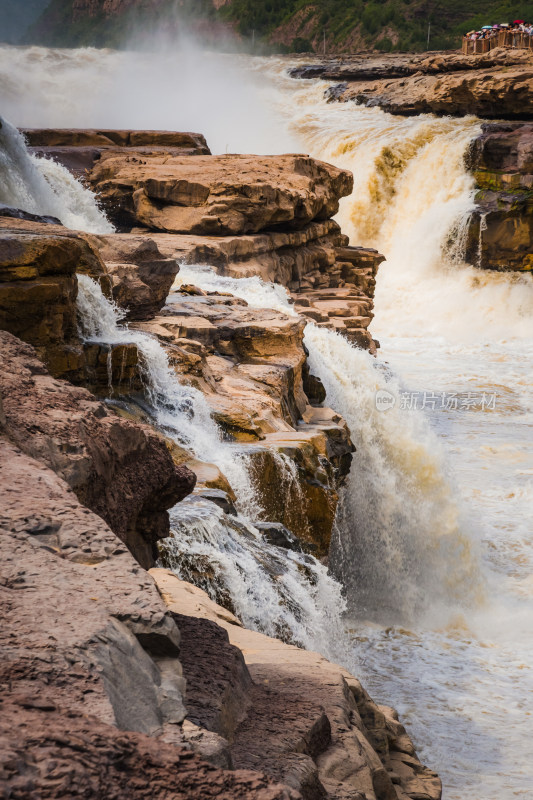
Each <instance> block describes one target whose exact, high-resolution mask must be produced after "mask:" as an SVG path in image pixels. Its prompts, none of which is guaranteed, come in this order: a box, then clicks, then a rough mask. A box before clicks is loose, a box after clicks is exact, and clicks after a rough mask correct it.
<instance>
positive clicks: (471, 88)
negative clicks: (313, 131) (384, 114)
mask: <svg viewBox="0 0 533 800" xmlns="http://www.w3.org/2000/svg"><path fill="white" fill-rule="evenodd" d="M293 75H294V77H299V78H315V77H321V78H324V79H326V80H330V81H341V83H336V85H334V86H333V87H332V88H331V89H330V90H328V91H327V92H326V96H327V97H328V99H330V100H334V101H341V102H346V101H349V100H352V101H355V102H357V103H361V104H362V105H367V106H379V107H380V108H382V109H383V110H384V111H388V112H389V113H390V114H400V115H405V116H412V115H418V114H429V113H433V114H442V115H452V116H465V115H467V114H476V115H477V116H479V117H484V118H487V119H502V118H507V119H530V118H532V116H533V112H532V111H531V109H532V108H533V103H532V99H533V60H532V56H531V54H530V52H529V51H527V50H517V51H509V50H506V49H503V48H497V49H495V50H492V51H491V52H490V53H487V54H485V55H483V56H464V55H462V54H453V53H431V54H424V55H415V56H412V55H403V54H398V55H388V56H380V57H379V59H377V58H376V56H374V55H369V56H355V57H353V58H352V57H346V58H343V59H338V60H331V59H328V60H326V61H325V62H324V63H319V64H316V65H302V67H299V68H296V69H294V70H293Z"/></svg>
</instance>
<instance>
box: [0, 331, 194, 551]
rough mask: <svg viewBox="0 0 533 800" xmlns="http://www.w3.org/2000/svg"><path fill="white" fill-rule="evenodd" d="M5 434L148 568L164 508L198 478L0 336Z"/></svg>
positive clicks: (157, 443)
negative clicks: (59, 480)
mask: <svg viewBox="0 0 533 800" xmlns="http://www.w3.org/2000/svg"><path fill="white" fill-rule="evenodd" d="M0 366H1V369H0V394H1V395H2V397H3V413H4V416H5V426H4V434H5V435H6V436H8V437H9V438H10V440H11V441H12V442H13V443H15V444H16V446H17V447H19V448H20V449H21V450H22V451H24V453H26V454H27V455H28V456H31V457H33V458H37V459H38V460H40V461H42V462H43V463H45V464H46V465H47V466H49V467H50V468H51V469H53V470H54V471H55V472H56V473H57V474H58V475H59V476H60V477H61V478H62V479H63V480H64V481H65V482H66V483H67V484H68V486H70V488H71V489H72V490H73V491H74V492H75V494H76V496H77V497H78V499H79V500H80V502H82V503H83V504H84V505H85V506H86V507H87V508H90V509H91V510H92V511H94V512H95V513H96V514H98V515H99V516H100V517H102V519H104V520H105V521H106V522H107V523H108V524H109V526H110V527H111V529H112V530H113V531H114V532H115V533H116V534H117V535H118V536H119V537H120V539H121V540H122V541H123V542H125V544H126V545H127V546H128V548H129V549H130V551H131V552H132V553H133V555H134V556H135V557H136V559H137V560H138V561H139V563H141V564H142V565H143V566H145V567H149V566H151V565H152V564H153V563H155V557H156V552H157V551H156V542H157V541H158V540H159V539H162V538H164V537H165V536H168V531H169V520H168V514H167V509H168V508H170V507H171V506H173V505H174V504H175V503H177V502H178V501H179V500H181V499H182V498H183V497H185V496H186V495H188V494H189V493H190V492H191V491H192V489H193V488H194V483H195V477H194V474H193V473H191V472H190V471H189V470H188V469H187V467H185V466H179V467H177V466H175V464H174V462H173V460H172V457H171V455H170V453H169V451H168V449H167V447H166V445H165V443H164V441H163V440H162V439H161V438H160V437H159V436H156V435H155V434H154V433H153V431H152V430H150V429H149V428H147V427H143V426H140V425H137V424H134V423H130V422H127V421H125V420H123V419H120V418H118V417H117V416H116V415H115V414H112V413H110V412H109V411H108V410H107V409H106V407H105V406H104V405H103V404H102V403H100V402H98V401H96V400H95V399H94V398H93V396H92V395H91V394H90V393H89V392H88V391H87V390H85V389H82V388H78V387H74V386H71V385H70V384H68V383H66V382H64V381H58V380H56V379H54V378H52V377H51V376H50V375H49V374H48V372H47V371H46V369H45V367H44V365H43V364H42V363H41V362H40V361H39V360H38V359H37V358H36V357H35V352H34V351H33V349H32V348H31V347H29V346H28V345H26V344H24V343H22V342H20V341H19V340H18V339H16V338H15V337H13V336H11V335H10V334H9V333H7V332H5V331H2V332H0Z"/></svg>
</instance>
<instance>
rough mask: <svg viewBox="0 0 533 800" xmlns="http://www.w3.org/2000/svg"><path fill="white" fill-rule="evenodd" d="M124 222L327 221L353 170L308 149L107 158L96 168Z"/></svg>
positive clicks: (164, 226)
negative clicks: (288, 153)
mask: <svg viewBox="0 0 533 800" xmlns="http://www.w3.org/2000/svg"><path fill="white" fill-rule="evenodd" d="M89 181H90V183H91V186H92V187H93V189H94V190H95V191H96V192H97V193H98V196H99V197H100V199H101V201H102V203H103V204H104V206H105V208H106V210H107V212H108V214H109V216H110V218H111V219H112V220H113V221H114V222H115V223H116V224H118V225H119V226H126V227H132V226H135V225H142V226H144V227H146V228H149V229H150V230H155V231H167V232H170V233H181V234H200V235H216V236H226V235H236V234H237V235H241V234H247V233H257V232H258V231H261V230H265V229H267V230H268V229H272V228H277V227H280V226H284V227H285V228H288V229H299V228H302V227H304V226H305V225H306V224H308V223H309V222H312V221H313V220H326V219H328V218H330V217H332V216H333V215H334V214H336V213H337V211H338V202H339V199H340V198H341V197H344V196H345V195H348V194H350V192H351V191H352V188H353V179H352V176H351V174H350V173H348V172H345V171H343V170H340V169H337V168H336V167H333V166H331V165H329V164H324V163H322V162H320V161H316V160H315V159H312V158H309V157H307V156H241V155H235V156H210V157H203V156H188V157H185V158H183V157H174V156H169V157H167V156H163V157H161V156H150V157H142V156H138V157H136V158H135V159H132V158H129V157H127V156H116V155H113V154H109V155H107V156H106V157H103V158H102V159H101V160H100V161H99V163H98V164H97V165H96V166H95V167H94V169H93V170H92V172H91V173H90V175H89Z"/></svg>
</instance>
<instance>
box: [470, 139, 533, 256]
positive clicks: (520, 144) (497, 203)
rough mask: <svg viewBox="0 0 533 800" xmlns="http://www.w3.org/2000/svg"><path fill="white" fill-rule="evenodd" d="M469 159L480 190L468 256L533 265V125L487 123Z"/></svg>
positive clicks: (471, 149)
mask: <svg viewBox="0 0 533 800" xmlns="http://www.w3.org/2000/svg"><path fill="white" fill-rule="evenodd" d="M467 165H468V167H469V168H470V169H471V171H472V172H473V173H474V176H475V179H476V184H477V188H478V192H477V195H476V209H475V211H474V213H473V215H472V218H471V221H470V225H469V230H468V240H467V252H466V255H467V259H468V260H469V261H471V263H473V264H476V265H477V266H480V267H483V268H485V269H496V270H505V271H507V270H517V271H531V269H532V268H533V125H532V124H531V123H489V124H485V125H484V126H483V132H482V134H481V136H479V137H478V138H477V139H476V140H475V141H474V142H473V143H472V145H471V147H470V150H469V152H468V154H467Z"/></svg>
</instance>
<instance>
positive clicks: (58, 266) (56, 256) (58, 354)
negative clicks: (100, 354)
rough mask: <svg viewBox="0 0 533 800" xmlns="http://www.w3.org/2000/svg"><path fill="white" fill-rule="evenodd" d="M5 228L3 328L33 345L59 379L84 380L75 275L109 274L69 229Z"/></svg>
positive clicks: (1, 236)
mask: <svg viewBox="0 0 533 800" xmlns="http://www.w3.org/2000/svg"><path fill="white" fill-rule="evenodd" d="M0 222H1V225H0V328H3V329H6V330H9V331H11V333H13V334H14V335H15V336H19V337H20V338H21V339H24V341H26V342H29V343H30V344H32V345H33V346H34V347H35V348H36V350H37V352H38V354H39V356H40V357H41V358H43V360H44V361H45V362H46V364H47V366H48V367H49V369H50V371H51V372H52V373H53V374H54V375H60V376H63V375H65V376H68V377H74V376H75V375H76V374H78V375H79V374H80V373H81V372H82V371H83V365H84V357H83V350H82V346H81V342H80V340H79V338H78V331H77V316H76V297H77V291H78V286H77V280H76V275H75V273H76V270H77V269H78V268H79V267H81V269H83V268H84V267H85V269H86V270H87V271H92V272H93V273H94V274H99V273H103V272H104V266H103V263H102V261H101V260H100V258H99V256H98V254H97V253H96V252H94V250H92V249H91V247H90V245H89V244H88V243H87V241H86V240H85V239H83V238H82V237H80V236H76V234H74V233H73V232H68V231H66V229H64V228H58V227H56V226H53V225H47V224H42V225H41V224H36V223H32V222H28V221H26V220H23V221H19V220H10V219H8V218H1V219H0ZM17 223H19V224H18V225H17Z"/></svg>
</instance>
